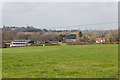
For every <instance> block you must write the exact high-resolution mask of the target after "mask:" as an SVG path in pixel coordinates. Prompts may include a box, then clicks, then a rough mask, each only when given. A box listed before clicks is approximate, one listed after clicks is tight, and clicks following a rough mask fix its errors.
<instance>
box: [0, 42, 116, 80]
mask: <svg viewBox="0 0 120 80" xmlns="http://www.w3.org/2000/svg"><path fill="white" fill-rule="evenodd" d="M2 69H3V72H2V75H3V76H2V77H3V78H117V77H118V45H114V44H111V45H109V44H106V45H102V44H101V45H61V46H44V47H21V48H5V49H3V65H2Z"/></svg>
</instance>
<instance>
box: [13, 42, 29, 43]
mask: <svg viewBox="0 0 120 80" xmlns="http://www.w3.org/2000/svg"><path fill="white" fill-rule="evenodd" d="M11 43H28V42H11Z"/></svg>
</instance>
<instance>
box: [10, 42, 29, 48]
mask: <svg viewBox="0 0 120 80" xmlns="http://www.w3.org/2000/svg"><path fill="white" fill-rule="evenodd" d="M27 44H28V42H11V43H10V47H25V46H27Z"/></svg>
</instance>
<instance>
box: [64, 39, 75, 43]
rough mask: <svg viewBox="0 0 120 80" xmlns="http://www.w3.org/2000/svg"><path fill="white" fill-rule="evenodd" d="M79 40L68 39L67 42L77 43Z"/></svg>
mask: <svg viewBox="0 0 120 80" xmlns="http://www.w3.org/2000/svg"><path fill="white" fill-rule="evenodd" d="M76 41H77V40H76V39H66V41H65V42H67V43H69V42H76Z"/></svg>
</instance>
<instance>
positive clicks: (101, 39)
mask: <svg viewBox="0 0 120 80" xmlns="http://www.w3.org/2000/svg"><path fill="white" fill-rule="evenodd" d="M103 42H105V39H104V38H96V43H103Z"/></svg>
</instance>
